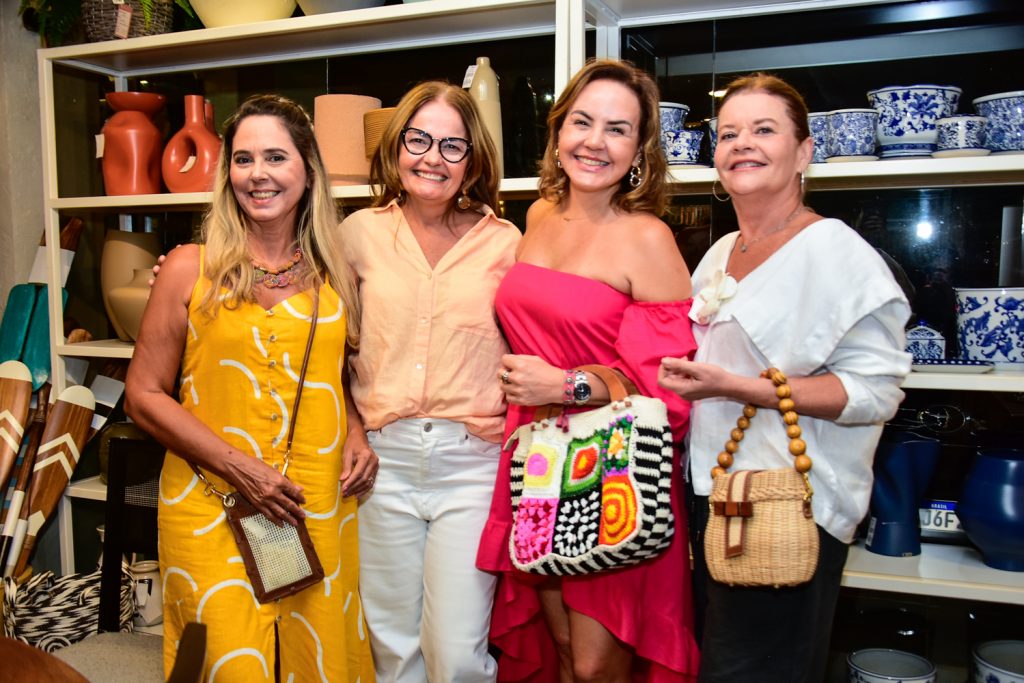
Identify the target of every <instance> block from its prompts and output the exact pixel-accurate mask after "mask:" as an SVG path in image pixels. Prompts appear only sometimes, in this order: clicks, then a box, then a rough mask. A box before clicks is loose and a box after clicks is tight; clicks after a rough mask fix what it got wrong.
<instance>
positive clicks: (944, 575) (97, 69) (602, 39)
mask: <svg viewBox="0 0 1024 683" xmlns="http://www.w3.org/2000/svg"><path fill="white" fill-rule="evenodd" d="M891 1H892V0H787V1H780V0H688V2H687V3H686V4H685V11H683V10H682V9H681V8H682V7H683V6H682V5H681V4H680V3H679V2H678V0H603V1H602V0H434V1H433V2H428V3H415V4H410V5H396V6H390V7H380V8H372V9H367V10H352V11H348V12H338V13H334V14H328V15H317V16H313V17H303V18H297V19H284V20H280V21H274V22H263V23H259V24H248V25H242V26H232V27H224V28H218V29H203V30H199V31H189V32H181V33H173V34H165V35H162V36H151V37H145V38H134V39H130V40H124V41H110V42H107V43H95V44H92V45H86V46H70V47H65V48H53V49H48V50H40V51H39V56H38V68H39V76H40V78H39V81H40V84H39V88H40V108H41V119H42V125H41V130H42V136H43V172H44V204H45V216H44V220H45V230H46V238H47V241H48V244H57V237H58V232H59V225H60V222H59V221H60V215H59V214H60V212H61V211H75V210H84V211H90V210H94V211H117V210H119V209H120V210H124V211H126V212H127V211H132V210H137V209H140V208H149V209H154V210H158V211H159V210H195V209H197V208H202V207H203V206H205V205H206V204H208V202H209V194H208V193H189V194H180V195H164V194H160V195H141V196H135V197H60V195H59V192H58V188H57V178H56V141H55V136H54V132H53V131H54V129H55V128H54V127H55V123H56V121H55V114H54V106H53V68H54V65H55V64H62V65H67V66H70V67H74V68H78V69H82V70H85V71H89V72H94V73H100V74H105V75H109V76H111V77H114V78H115V79H116V82H117V86H118V87H119V88H120V87H123V85H124V82H125V79H127V78H130V77H138V76H145V75H156V74H161V73H169V72H174V71H181V70H188V69H211V68H223V67H230V66H245V65H252V64H263V63H269V62H278V61H292V60H305V59H314V58H323V57H331V56H338V55H344V54H357V53H368V52H381V51H390V50H399V49H408V48H414V47H424V46H432V45H435V44H439V43H452V44H454V43H468V42H476V41H480V40H491V39H500V38H514V37H527V36H537V35H551V34H554V36H555V74H554V82H555V94H556V95H557V94H558V93H560V92H561V90H562V89H563V88H564V86H565V84H566V83H567V81H568V79H569V77H570V76H571V74H572V73H574V72H575V71H576V70H577V69H578V68H579V67H581V66H582V65H583V62H584V58H585V54H584V45H585V40H584V39H585V32H586V30H587V28H593V29H595V31H596V35H597V51H598V54H599V55H601V56H612V57H617V56H618V55H619V29H621V28H624V27H629V26H643V25H655V24H668V23H677V22H682V21H702V20H707V19H713V18H725V17H734V16H741V15H752V14H766V13H777V12H794V11H807V10H818V9H830V8H836V7H848V6H855V5H869V4H884V3H886V2H891ZM807 177H808V185H809V188H810V189H812V190H815V189H871V188H874V189H881V188H903V187H954V186H958V185H1009V184H1015V185H1019V184H1024V155H1009V156H988V157H977V158H959V159H895V160H881V161H870V162H862V163H845V164H814V165H812V166H811V168H810V169H809V171H808V174H807ZM670 179H671V182H672V186H673V191H674V192H676V193H678V194H703V193H708V192H709V191H710V188H711V185H712V183H713V181H714V180H715V171H714V170H713V169H710V168H696V167H694V168H679V167H677V168H672V169H670ZM536 184H537V179H536V178H513V179H505V180H504V181H503V182H502V186H501V190H502V193H503V194H504V195H506V196H511V195H517V194H519V195H529V194H531V193H533V192H535V191H536V186H537V185H536ZM333 194H334V196H335V197H336V198H338V199H341V200H345V199H356V200H365V199H366V198H368V197H369V196H370V189H369V187H367V186H365V185H362V186H349V187H338V188H334V190H333ZM58 258H59V255H58V250H56V249H51V250H49V270H50V286H51V287H54V286H55V284H56V277H57V276H56V273H58V272H59V263H58ZM54 291H55V290H54ZM62 317H63V316H62V311H61V310H60V308H59V304H58V303H57V298H56V297H54V298H52V299H51V302H50V320H51V326H50V327H51V331H52V332H51V334H52V335H53V336H54V339H53V343H52V345H51V347H52V359H53V367H54V384H55V389H56V390H57V391H59V390H61V389H63V386H64V382H65V378H64V375H63V372H61V371H60V369H61V368H62V365H61V359H62V357H64V356H81V357H97V358H130V357H131V353H132V346H131V345H130V344H125V343H123V342H119V341H116V340H101V341H95V342H89V343H85V344H73V345H69V344H66V343H64V341H63V339H59V338H57V337H58V332H57V331H58V330H60V329H61V326H60V324H59V322H57V324H54V322H55V321H60V320H62ZM904 387H906V388H912V389H951V390H977V391H1024V375H1011V374H1001V373H987V374H983V375H961V374H938V373H934V374H933V373H912V374H911V375H910V376H909V377H908V378H907V380H906V382H905V383H904ZM105 496H106V487H105V486H104V485H103V484H102V483H101V482H99V478H98V477H94V478H91V479H86V480H82V481H79V482H75V483H74V484H72V485H71V486H70V487H69V489H68V492H67V495H66V496H65V497H64V498H63V499H62V500H61V503H60V507H59V522H58V524H59V527H60V535H61V569H62V571H63V572H65V573H68V572H71V571H74V548H73V543H72V540H71V539H72V535H71V504H72V503H71V501H72V500H73V499H87V500H104V499H105ZM843 585H844V586H849V587H852V588H866V589H870V590H879V591H890V592H902V593H917V594H922V595H935V596H941V597H952V598H968V599H978V600H989V601H994V602H1004V603H1012V604H1024V576H1021V575H1020V574H1014V573H1012V572H999V571H998V570H994V569H990V568H987V567H985V566H984V565H983V564H982V563H981V562H980V559H979V558H978V557H977V553H976V552H975V551H973V550H971V549H969V548H963V547H957V546H937V545H930V544H925V546H924V552H923V553H922V555H921V556H919V557H918V558H884V557H881V556H877V555H873V554H871V553H869V552H867V551H865V550H864V549H863V548H862V547H853V548H851V553H850V560H849V562H848V563H847V568H846V571H845V573H844V578H843Z"/></svg>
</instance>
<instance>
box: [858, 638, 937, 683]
mask: <svg viewBox="0 0 1024 683" xmlns="http://www.w3.org/2000/svg"><path fill="white" fill-rule="evenodd" d="M846 665H847V667H848V668H849V672H850V683H935V665H934V664H932V663H931V662H930V661H928V660H927V659H925V658H924V657H920V656H918V655H915V654H913V653H912V652H904V651H903V650H890V649H886V648H878V647H875V648H868V649H865V650H857V651H856V652H851V653H850V654H849V655H847V657H846Z"/></svg>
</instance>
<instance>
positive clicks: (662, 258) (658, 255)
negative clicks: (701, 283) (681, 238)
mask: <svg viewBox="0 0 1024 683" xmlns="http://www.w3.org/2000/svg"><path fill="white" fill-rule="evenodd" d="M630 223H631V224H630V225H629V226H628V230H629V234H628V236H627V237H626V239H627V240H628V243H629V244H630V245H631V248H628V249H623V250H622V254H623V257H624V258H625V259H626V264H625V265H626V268H627V277H628V278H629V283H630V294H631V295H632V296H633V298H634V299H636V300H637V301H683V300H685V299H689V298H690V296H691V295H692V293H693V286H692V284H691V282H690V271H689V269H688V268H687V267H686V262H685V261H684V260H683V256H682V254H680V253H679V247H678V246H677V245H676V240H675V236H674V235H673V234H672V230H671V228H669V227H668V225H666V224H665V223H664V222H663V221H661V220H659V219H658V218H657V217H655V216H653V215H651V214H642V215H640V216H637V217H635V219H634V220H633V221H630Z"/></svg>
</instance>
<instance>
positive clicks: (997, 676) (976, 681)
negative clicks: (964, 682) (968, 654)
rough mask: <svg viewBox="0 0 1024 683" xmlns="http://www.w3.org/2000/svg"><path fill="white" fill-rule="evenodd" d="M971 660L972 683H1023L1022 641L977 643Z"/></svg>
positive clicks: (1023, 646)
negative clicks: (972, 669)
mask: <svg viewBox="0 0 1024 683" xmlns="http://www.w3.org/2000/svg"><path fill="white" fill-rule="evenodd" d="M973 660H974V661H973V664H974V678H972V679H971V680H972V681H973V683H1024V640H990V641H988V642H984V643H978V644H977V645H975V646H974V657H973Z"/></svg>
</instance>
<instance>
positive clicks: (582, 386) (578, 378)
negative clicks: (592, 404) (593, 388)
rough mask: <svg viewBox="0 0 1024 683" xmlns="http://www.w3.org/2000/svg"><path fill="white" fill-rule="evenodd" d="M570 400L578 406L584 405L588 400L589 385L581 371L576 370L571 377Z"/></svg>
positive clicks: (585, 375) (585, 374)
mask: <svg viewBox="0 0 1024 683" xmlns="http://www.w3.org/2000/svg"><path fill="white" fill-rule="evenodd" d="M572 399H573V403H575V404H576V405H578V406H583V405H586V404H587V401H589V400H590V384H588V383H587V373H585V372H583V371H582V370H577V371H576V374H575V375H574V376H573V389H572Z"/></svg>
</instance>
